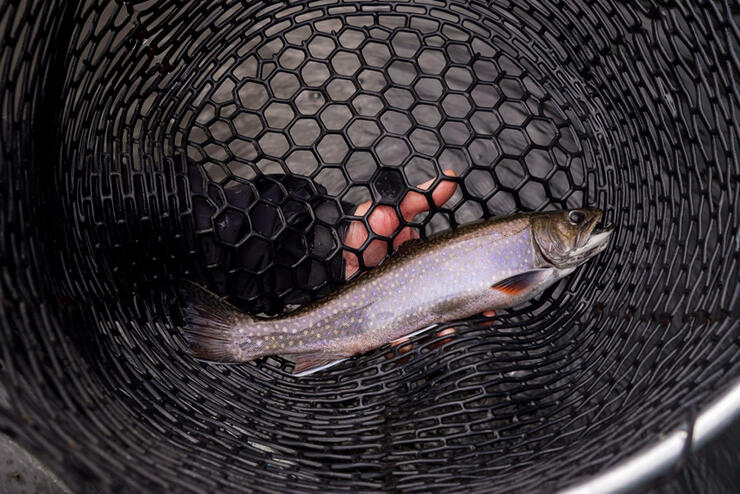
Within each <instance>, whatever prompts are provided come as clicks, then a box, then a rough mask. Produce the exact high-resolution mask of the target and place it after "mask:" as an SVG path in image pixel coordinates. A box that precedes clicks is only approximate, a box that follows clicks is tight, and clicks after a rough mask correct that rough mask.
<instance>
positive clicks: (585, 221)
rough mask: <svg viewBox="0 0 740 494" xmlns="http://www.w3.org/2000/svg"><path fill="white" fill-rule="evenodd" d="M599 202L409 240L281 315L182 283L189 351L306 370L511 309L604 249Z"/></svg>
mask: <svg viewBox="0 0 740 494" xmlns="http://www.w3.org/2000/svg"><path fill="white" fill-rule="evenodd" d="M602 215H603V214H602V211H601V210H599V209H594V208H581V209H572V210H559V211H546V212H535V213H519V214H515V215H513V216H506V217H496V218H492V219H488V220H484V221H480V222H476V223H472V224H468V225H465V226H462V227H459V228H455V229H451V230H448V231H446V232H443V233H441V234H437V235H435V236H432V237H430V238H429V239H427V240H426V241H423V240H420V239H416V240H411V241H409V242H406V243H405V244H403V245H402V246H401V247H400V248H399V249H398V250H397V251H396V253H394V254H393V255H391V256H390V257H389V258H388V259H387V260H386V261H385V262H383V263H381V265H380V266H378V267H377V268H374V269H372V270H370V271H368V272H366V273H365V274H364V275H363V276H360V277H358V278H356V279H355V280H353V281H351V282H349V283H347V284H346V285H344V286H343V287H342V288H340V289H339V290H337V291H336V292H335V293H334V294H331V295H329V296H327V297H325V298H323V299H320V300H318V301H317V302H315V303H313V304H310V305H307V306H305V307H303V308H301V309H297V310H295V311H293V312H290V313H288V314H285V315H283V316H280V317H276V318H260V317H255V316H251V315H248V314H246V313H244V312H242V311H240V310H239V309H237V308H236V307H234V306H233V305H231V304H230V303H228V302H227V301H225V300H224V299H223V298H221V297H219V296H217V295H215V294H214V293H212V292H210V291H208V290H206V289H205V288H202V287H201V286H199V285H197V284H195V283H192V282H184V283H183V285H182V299H183V302H184V306H183V320H184V327H183V331H184V335H185V338H186V340H187V341H188V343H189V345H188V351H189V352H190V354H191V355H192V356H194V357H195V358H197V359H200V360H206V361H210V362H229V363H236V362H249V361H252V360H255V359H258V358H261V357H266V356H274V355H279V356H281V357H283V358H285V359H287V360H290V361H292V362H294V364H295V365H294V369H293V374H294V375H296V376H305V375H309V374H312V373H314V372H318V371H320V370H323V369H326V368H328V367H330V366H332V365H335V364H336V363H339V362H342V361H344V360H346V359H348V358H350V357H352V356H354V355H357V354H361V353H365V352H368V351H370V350H373V349H375V348H378V347H381V346H383V345H386V344H388V343H392V342H394V341H399V340H402V339H404V338H405V337H408V336H411V335H415V334H417V333H418V332H422V331H424V330H426V329H427V328H430V327H434V325H436V324H441V323H446V322H451V321H456V320H460V319H464V318H467V317H470V316H473V315H476V314H479V313H481V312H484V311H489V310H497V309H504V308H511V307H514V306H517V305H520V304H522V303H524V302H526V301H527V300H529V299H531V298H533V297H536V296H537V295H539V294H541V293H542V292H543V291H544V290H545V289H547V288H548V287H549V286H551V285H553V284H554V283H556V282H557V281H558V280H560V279H562V278H564V277H565V276H568V275H569V274H571V273H572V272H573V271H574V270H575V269H576V268H577V267H578V266H580V265H581V264H583V263H585V262H586V261H588V260H589V259H591V258H593V257H594V256H596V255H597V254H599V253H601V252H603V251H604V250H605V249H606V247H607V245H608V242H609V238H610V237H611V235H612V233H613V232H614V226H613V225H607V226H603V225H602V224H601V218H602Z"/></svg>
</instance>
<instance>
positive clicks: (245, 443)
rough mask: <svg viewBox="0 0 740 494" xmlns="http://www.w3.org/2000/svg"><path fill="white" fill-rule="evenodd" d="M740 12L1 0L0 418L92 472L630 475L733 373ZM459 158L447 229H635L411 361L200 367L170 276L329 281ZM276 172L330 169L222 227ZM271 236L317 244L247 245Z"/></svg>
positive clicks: (275, 485)
mask: <svg viewBox="0 0 740 494" xmlns="http://www.w3.org/2000/svg"><path fill="white" fill-rule="evenodd" d="M738 14H739V11H738V7H737V4H735V3H733V2H731V1H729V0H726V1H716V2H694V1H692V2H688V1H687V2H680V3H677V2H659V3H653V2H647V1H640V2H609V1H606V0H592V1H567V2H566V1H541V2H533V1H531V0H511V1H496V2H491V3H481V2H454V1H450V2H443V1H433V0H429V1H421V0H412V1H409V2H384V1H374V2H367V3H366V2H349V1H348V2H344V1H322V2H290V3H289V4H283V3H281V4H274V5H267V4H264V3H254V2H237V1H224V2H218V3H215V2H197V1H193V2H170V1H156V2H155V1H149V2H121V1H99V2H94V1H87V2H83V5H77V4H76V2H64V1H61V0H58V1H45V0H38V1H36V0H31V1H8V0H6V1H5V2H3V8H2V9H0V35H1V36H2V38H0V40H1V41H0V42H1V43H2V45H1V46H2V51H1V52H0V81H2V90H1V92H0V105H1V106H0V108H1V112H2V129H1V132H0V196H1V197H2V208H0V211H1V212H0V231H1V232H2V235H1V236H0V256H1V257H0V259H1V262H0V270H1V271H0V290H1V291H0V302H2V303H0V331H1V332H0V338H1V339H0V352H2V353H1V354H0V355H2V357H1V363H2V369H3V372H2V377H3V382H4V383H5V385H6V386H7V390H8V394H9V396H10V401H11V408H10V409H8V410H0V424H1V425H2V430H3V431H4V432H6V433H8V434H11V435H12V436H13V437H15V438H16V439H17V440H18V441H20V442H21V443H22V444H24V445H26V446H27V447H29V448H31V449H32V450H33V451H35V452H36V453H37V454H39V455H40V457H41V458H42V459H43V460H44V461H45V462H46V463H48V464H49V465H50V466H51V467H52V468H53V469H54V470H55V471H56V472H57V473H58V474H60V475H61V476H62V478H63V479H65V480H66V481H67V482H68V483H69V484H70V485H71V486H73V487H74V488H76V489H78V490H80V491H81V492H91V491H95V492H97V491H99V490H104V491H118V490H124V491H131V492H142V491H145V492H147V491H152V490H155V491H165V490H166V491H172V490H174V491H182V492H213V491H216V490H217V491H220V492H230V491H241V490H265V491H267V490H280V491H287V490H289V489H290V490H295V489H300V490H321V489H324V490H325V489H326V488H327V486H330V488H331V490H350V489H352V490H377V489H403V490H404V491H409V492H414V491H427V490H429V489H430V488H434V489H440V490H457V489H460V488H463V487H464V488H466V489H471V490H480V491H487V492H490V491H496V492H534V491H537V492H539V491H541V490H542V489H544V490H546V491H547V490H551V489H554V488H557V487H563V486H566V485H569V484H572V483H573V482H575V481H576V480H578V479H581V478H583V477H584V476H586V475H591V474H594V473H597V472H599V471H601V470H603V469H604V468H605V467H608V466H610V465H614V464H615V463H616V462H618V461H620V460H622V459H624V458H626V457H627V456H628V455H630V454H631V453H634V452H635V451H636V450H638V449H639V448H641V447H643V446H646V445H648V444H650V443H652V442H654V441H655V440H657V439H658V438H659V437H660V436H661V434H663V433H666V432H668V431H670V430H672V429H673V428H674V427H676V426H678V425H680V424H681V423H683V422H685V421H686V420H691V418H692V417H693V416H694V414H695V413H696V412H697V411H698V410H700V409H701V408H702V407H703V406H705V405H706V403H707V402H708V401H709V400H710V399H712V398H713V397H715V396H717V395H718V394H719V392H720V391H721V390H723V389H726V388H727V386H728V385H730V384H731V383H732V381H733V380H734V378H735V377H737V376H738V367H739V366H738V357H737V356H738V346H739V338H738V336H740V333H739V331H738V330H739V326H740V324H739V323H738V321H739V315H738V312H739V310H738V309H739V306H738V301H739V300H740V292H739V289H738V281H737V280H738V278H739V277H740V270H739V267H738V252H740V240H739V237H738V222H740V201H739V199H740V181H739V178H740V164H739V163H738V151H739V144H738V143H739V137H740V133H739V132H738V127H737V113H738V88H737V81H738V75H739V68H740V67H739V65H740V63H739V62H738V25H737V19H738ZM447 168H452V169H454V170H455V172H456V174H457V175H458V177H459V179H458V189H457V192H456V193H455V196H454V197H453V199H452V200H451V201H450V202H448V203H447V204H445V205H444V207H442V208H433V209H432V211H431V212H430V213H428V214H426V215H422V216H421V217H418V218H416V220H415V223H413V224H414V225H416V226H419V227H421V228H422V230H423V233H424V234H429V233H431V232H434V231H439V230H442V229H445V228H447V227H449V226H450V225H455V224H461V223H466V222H468V221H471V220H473V219H475V218H478V217H481V216H491V215H498V214H507V213H510V212H513V211H518V210H541V209H547V208H567V207H577V206H582V205H592V206H598V207H601V208H603V209H605V210H606V212H607V213H606V215H607V218H608V220H610V221H613V222H614V223H615V224H616V225H617V234H616V238H615V240H614V241H613V244H612V245H611V247H610V249H609V250H608V251H607V252H606V253H605V254H604V255H602V256H600V257H599V258H598V259H597V260H595V261H592V262H589V263H588V264H587V265H586V266H584V267H583V268H581V269H580V270H578V271H577V272H576V273H575V274H573V275H572V276H570V277H569V278H568V279H567V280H566V281H564V282H562V283H561V284H559V285H558V286H557V287H555V288H554V289H552V290H550V291H549V292H548V293H547V294H545V295H544V296H542V297H541V298H540V299H539V300H537V301H534V302H533V303H531V304H530V305H529V306H527V307H525V308H522V309H521V310H518V311H510V312H507V313H502V314H500V315H499V317H498V318H497V319H496V320H495V321H494V323H493V325H492V326H490V327H486V326H481V325H480V324H479V323H480V319H477V320H472V321H467V322H461V323H459V324H454V325H452V326H454V327H455V328H456V329H457V332H456V334H455V335H454V336H453V337H449V336H447V337H446V338H443V337H435V336H432V337H426V338H424V337H418V338H415V339H414V341H415V345H414V347H413V349H412V350H411V351H410V352H408V353H406V354H398V353H397V349H390V348H388V347H386V348H382V349H379V350H377V351H375V352H370V353H369V354H366V355H362V356H359V357H356V358H354V359H352V360H350V361H349V362H346V363H344V364H341V365H340V366H338V367H336V368H334V369H331V370H329V371H326V372H324V373H322V374H319V375H316V376H312V377H309V378H302V379H295V378H293V377H291V376H290V374H289V373H288V372H287V371H289V370H290V368H289V367H288V364H287V363H286V362H284V361H282V360H280V359H263V360H262V361H258V362H253V363H249V364H245V365H230V366H214V365H207V364H202V363H198V362H195V361H193V360H192V359H191V358H189V357H188V356H187V355H186V353H185V351H184V346H183V345H184V344H183V342H182V340H181V338H180V336H179V334H178V329H177V322H178V316H177V311H175V310H172V309H173V307H176V303H175V302H174V294H175V291H174V287H175V281H176V280H178V279H180V278H182V277H187V278H190V279H194V280H196V281H199V282H201V283H204V284H208V285H209V286H211V287H212V288H214V289H218V290H220V291H221V292H222V293H224V294H228V295H230V296H231V297H232V299H233V300H234V301H235V302H237V303H240V304H241V305H242V306H243V307H244V308H245V309H250V310H265V311H267V312H277V311H279V310H281V309H282V308H283V307H284V306H285V305H286V304H290V303H295V301H301V300H308V299H311V298H316V297H317V296H320V295H322V294H324V293H327V292H328V291H330V290H331V289H333V288H335V287H336V286H337V285H338V284H339V282H340V281H341V280H340V278H341V274H340V275H339V276H338V277H337V275H336V274H335V275H334V276H332V275H331V272H330V271H331V269H330V265H331V264H332V263H334V262H336V261H338V260H340V256H341V250H340V248H341V237H342V232H343V228H345V227H346V224H347V220H348V219H349V217H348V216H347V214H348V213H351V211H352V206H353V205H357V204H359V203H361V202H363V201H365V200H368V199H370V198H373V199H374V200H375V201H376V202H378V203H384V204H390V205H393V206H397V205H398V203H399V201H400V199H401V198H402V197H403V195H404V194H405V192H406V191H407V190H409V189H411V188H413V187H414V186H415V185H417V184H419V183H421V182H423V181H425V180H427V179H429V178H435V177H436V178H437V180H439V179H440V177H441V170H443V169H447ZM283 175H291V176H294V177H306V178H305V179H299V180H303V182H304V183H307V184H309V188H310V189H311V190H312V192H311V193H310V194H309V195H308V196H306V197H304V198H303V199H302V200H301V201H298V202H299V203H300V204H302V205H301V206H295V207H296V208H298V209H296V210H297V211H298V210H300V211H302V212H299V213H296V214H298V216H295V218H297V219H296V220H295V221H292V220H288V219H286V215H285V214H283V216H280V215H281V214H282V213H275V212H273V213H271V214H275V215H277V217H278V218H280V219H281V221H280V222H278V223H277V227H276V228H275V229H274V230H271V231H269V232H264V231H259V229H256V228H251V227H249V228H246V227H245V228H243V229H242V228H241V227H240V229H239V231H240V232H241V233H240V235H239V236H238V238H237V239H236V240H235V239H234V238H233V237H230V238H229V239H224V238H223V237H222V236H219V232H220V230H219V228H221V227H220V226H219V225H224V224H225V223H224V218H225V217H226V216H228V218H227V221H228V222H229V224H233V222H234V221H244V218H246V217H247V215H244V213H243V211H244V208H246V207H249V208H260V207H261V208H268V209H269V208H274V209H275V208H277V206H276V204H280V205H284V204H285V203H284V201H285V199H284V196H283V198H282V199H281V198H280V197H278V199H275V201H277V202H275V201H273V200H272V199H269V200H268V199H266V198H265V197H262V196H260V193H259V190H258V188H257V187H256V186H254V184H255V183H256V182H257V181H259V180H268V181H272V182H273V183H275V182H280V183H283V182H281V180H283V178H281V176H283ZM196 177H198V178H197V179H196ZM260 177H262V178H260ZM265 177H268V178H265ZM276 177H277V178H276ZM198 183H200V184H201V185H200V186H199V185H197V184H198ZM203 184H205V185H203ZM198 187H201V188H200V189H199V188H198ZM244 187H249V188H250V189H249V190H250V193H249V197H251V200H250V201H249V203H248V204H243V205H242V206H239V205H238V199H234V198H233V197H232V196H233V194H234V193H236V192H235V191H240V190H247V189H244ZM274 190H283V189H280V188H279V187H278V189H274ZM288 192H289V191H288V190H287V188H285V194H286V195H287V194H288ZM230 194H232V195H230ZM278 195H279V194H278ZM235 201H236V202H235ZM271 201H273V202H271ZM227 203H228V204H231V205H232V206H233V205H234V204H237V206H238V207H227ZM199 204H200V205H199ZM348 205H349V206H348ZM239 207H241V208H242V209H239ZM348 207H349V209H348ZM199 208H200V209H199ZM203 211H205V212H206V214H207V216H206V217H210V218H211V221H210V224H205V225H203V224H199V223H198V221H199V220H198V219H197V217H198V215H200V217H201V219H202V215H203ZM194 212H195V214H194ZM194 216H195V217H196V218H194ZM291 217H293V216H291ZM286 225H287V226H286ZM402 225H403V223H402ZM281 235H288V236H287V237H281ZM319 235H320V236H321V237H320V238H322V239H324V240H322V241H321V242H318V241H316V238H318V236H319ZM281 238H282V240H281ZM372 238H373V237H371V238H370V239H368V242H369V241H370V240H372ZM286 239H287V240H286ZM326 239H330V240H329V241H327V240H326ZM279 241H283V242H287V243H290V244H291V245H296V246H300V248H301V249H303V254H302V255H298V256H296V257H295V258H293V259H292V260H291V261H289V262H285V261H280V262H274V263H273V262H272V261H270V262H267V263H262V264H259V265H255V264H254V263H253V262H251V261H250V260H249V256H248V255H246V254H243V253H244V252H249V251H250V249H255V248H257V247H255V245H259V244H260V243H262V245H263V246H264V245H265V244H266V247H265V248H266V249H267V250H268V251H270V249H275V242H279ZM229 243H230V244H233V245H232V246H229V245H227V244H229ZM214 252H216V254H214ZM214 255H215V256H216V257H213V256H214ZM242 255H244V256H246V257H240V256H242ZM268 259H271V258H268ZM322 270H323V272H322ZM278 271H279V272H280V273H283V274H285V273H288V276H290V277H292V279H293V280H294V281H295V282H294V283H291V284H289V285H288V286H282V285H281V286H277V285H275V283H272V282H270V280H274V279H276V277H279V276H278V275H277V274H276V273H277V272H278ZM308 272H310V273H319V274H318V275H316V276H312V275H307V274H306V273H308ZM280 276H282V275H280ZM246 286H249V287H251V288H249V290H247V289H246V288H245V287H246ZM255 287H256V288H255ZM291 297H292V298H291ZM440 343H442V345H440Z"/></svg>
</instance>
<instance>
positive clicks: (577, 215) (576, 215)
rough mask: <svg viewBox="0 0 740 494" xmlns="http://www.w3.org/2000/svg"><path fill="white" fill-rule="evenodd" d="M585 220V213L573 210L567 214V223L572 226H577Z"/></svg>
mask: <svg viewBox="0 0 740 494" xmlns="http://www.w3.org/2000/svg"><path fill="white" fill-rule="evenodd" d="M585 219H586V213H584V212H583V211H581V210H578V209H574V210H572V211H570V212H569V213H568V221H570V223H571V224H572V225H578V224H580V223H581V222H583V220H585Z"/></svg>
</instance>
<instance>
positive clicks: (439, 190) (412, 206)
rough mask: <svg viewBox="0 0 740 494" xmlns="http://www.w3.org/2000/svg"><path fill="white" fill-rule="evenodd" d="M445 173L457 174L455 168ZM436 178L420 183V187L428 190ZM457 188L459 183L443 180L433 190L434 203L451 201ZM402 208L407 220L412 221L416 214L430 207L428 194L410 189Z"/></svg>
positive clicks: (439, 203) (448, 174) (452, 175)
mask: <svg viewBox="0 0 740 494" xmlns="http://www.w3.org/2000/svg"><path fill="white" fill-rule="evenodd" d="M443 174H444V175H445V176H448V177H455V176H457V175H455V172H454V170H445V171H444V172H443ZM434 180H435V179H433V178H432V179H429V180H427V181H426V182H424V183H423V184H419V185H418V188H420V189H424V190H426V189H428V188H429V187H430V186H431V185H432V183H434ZM456 188H457V183H455V182H453V181H452V180H442V181H441V182H439V183H438V184H437V186H436V187H435V188H434V191H433V192H432V200H433V201H434V204H435V205H437V206H441V205H442V204H444V203H446V202H447V201H449V200H450V198H451V197H452V194H454V193H455V189H456ZM400 209H401V214H402V215H403V218H404V219H405V220H406V221H411V220H412V219H414V218H415V217H416V215H418V214H419V213H421V212H424V211H427V210H428V209H429V201H427V198H426V196H424V195H423V194H420V193H418V192H415V191H413V190H410V191H408V192H407V193H406V196H405V197H404V198H403V200H402V201H401V205H400Z"/></svg>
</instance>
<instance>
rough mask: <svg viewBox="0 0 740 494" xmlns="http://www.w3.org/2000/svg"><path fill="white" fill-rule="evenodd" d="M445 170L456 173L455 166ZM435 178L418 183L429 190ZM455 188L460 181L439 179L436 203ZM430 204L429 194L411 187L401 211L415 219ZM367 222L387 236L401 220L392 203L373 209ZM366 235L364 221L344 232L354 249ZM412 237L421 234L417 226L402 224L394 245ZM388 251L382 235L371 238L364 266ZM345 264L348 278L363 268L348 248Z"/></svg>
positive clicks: (359, 213)
mask: <svg viewBox="0 0 740 494" xmlns="http://www.w3.org/2000/svg"><path fill="white" fill-rule="evenodd" d="M443 173H444V175H445V176H448V177H454V176H456V175H455V172H454V171H453V170H445V171H444V172H443ZM433 182H434V179H431V180H428V181H426V182H424V183H423V184H419V185H418V188H420V189H423V190H426V189H428V188H429V187H430V186H431V185H432V183H433ZM456 188H457V184H456V183H455V182H454V181H452V180H442V181H441V182H439V183H438V184H437V186H436V187H435V188H434V191H432V199H433V200H434V204H435V205H437V206H441V205H442V204H444V203H446V202H447V201H448V200H450V198H451V197H452V194H454V192H455V189H456ZM372 204H373V203H372V201H367V202H364V203H362V204H360V205H359V206H358V207H357V209H356V210H355V213H354V214H355V215H356V216H363V215H365V214H366V213H367V212H368V210H369V209H370V207H371V206H372ZM429 208H430V204H429V201H428V200H427V198H426V197H425V196H424V195H423V194H420V193H418V192H415V191H413V190H410V191H408V192H407V193H406V195H405V196H404V198H403V200H401V204H400V205H399V209H400V210H401V215H402V216H403V219H404V220H405V221H411V220H413V219H414V218H415V217H416V216H417V215H418V214H420V213H422V212H424V211H428V210H429ZM368 223H369V224H370V228H371V229H372V231H373V232H374V233H376V234H378V235H382V236H384V237H389V236H390V235H391V234H392V233H393V232H395V231H396V229H397V228H398V226H399V225H400V224H401V221H400V219H399V217H398V214H397V213H396V210H395V209H394V208H392V207H391V206H385V205H381V206H378V207H376V208H375V209H374V210H373V211H372V213H370V216H369V217H368ZM367 237H368V233H367V228H366V227H365V224H364V223H363V222H362V221H353V222H351V223H350V225H349V228H347V233H346V234H345V235H344V245H346V246H347V247H351V248H353V249H359V248H360V247H361V246H362V244H363V243H364V242H365V240H367ZM413 238H419V232H418V230H417V229H416V228H413V227H410V226H407V227H405V228H403V229H402V230H401V231H400V232H399V233H398V235H396V237H395V238H394V239H393V248H394V249H395V248H397V247H398V246H399V245H401V244H402V243H404V242H406V241H408V240H411V239H413ZM387 253H388V242H386V241H385V240H380V239H376V240H373V241H371V242H370V243H369V244H368V246H367V247H366V248H365V250H364V251H363V252H362V258H363V260H364V262H365V266H366V267H372V266H377V265H378V264H379V263H380V261H382V260H383V258H384V257H385V256H386V254H387ZM344 266H345V271H344V273H345V274H344V277H345V279H348V278H349V277H350V276H352V275H353V274H355V273H356V272H357V271H358V270H359V269H360V261H359V259H358V258H357V255H356V254H354V253H353V252H349V251H346V250H345V251H344Z"/></svg>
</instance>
